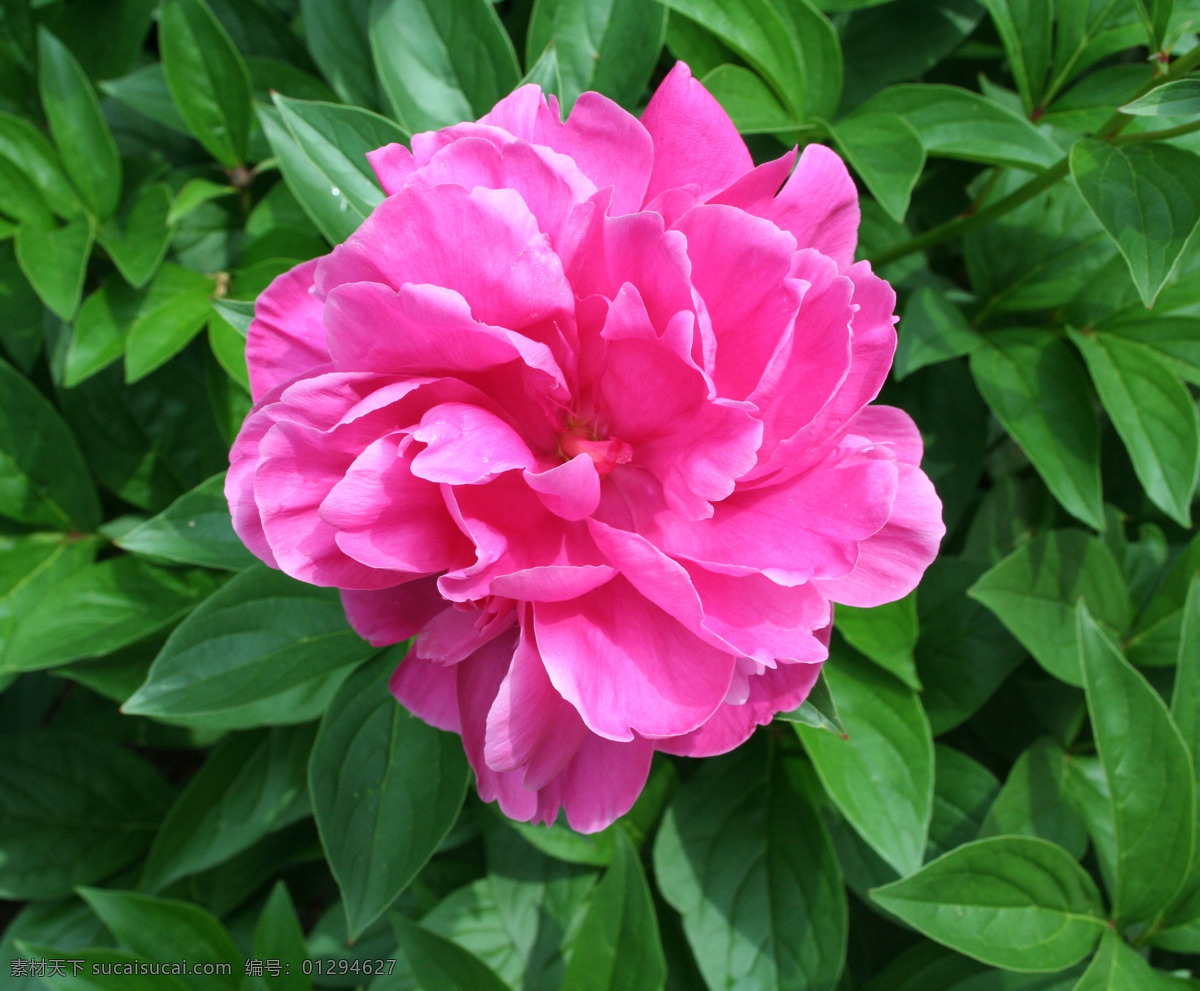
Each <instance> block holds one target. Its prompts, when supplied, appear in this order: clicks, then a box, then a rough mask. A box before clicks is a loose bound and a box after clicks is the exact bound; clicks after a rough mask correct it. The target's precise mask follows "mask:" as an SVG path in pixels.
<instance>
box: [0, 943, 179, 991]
mask: <svg viewBox="0 0 1200 991" xmlns="http://www.w3.org/2000/svg"><path fill="white" fill-rule="evenodd" d="M19 948H20V949H22V950H23V951H24V952H25V953H27V954H28V955H29V957H31V958H36V959H40V960H50V959H60V960H62V959H68V958H69V960H70V962H69V963H67V964H66V965H65V966H64V967H63V969H62V972H61V973H54V974H53V975H51V970H52V969H53V968H52V967H51V966H47V967H46V974H45V976H44V977H41V978H40V979H39V980H38V991H42V989H43V988H47V987H48V988H51V989H52V991H186V989H187V987H188V985H187V984H184V983H183V980H182V979H181V978H179V977H176V976H174V975H173V974H169V973H168V974H143V973H141V972H140V968H141V967H142V966H144V962H143V961H142V960H140V959H139V958H138V957H136V956H134V955H133V954H132V953H125V952H123V951H121V950H105V949H100V948H98V947H97V948H91V947H89V948H88V949H82V950H72V951H71V952H70V953H60V952H59V949H58V947H52V946H42V945H39V944H36V943H29V942H21V943H20V944H19ZM76 960H78V961H79V963H80V972H79V976H78V977H76V976H74V973H73V972H74V966H73V964H74V962H75V961H76Z"/></svg>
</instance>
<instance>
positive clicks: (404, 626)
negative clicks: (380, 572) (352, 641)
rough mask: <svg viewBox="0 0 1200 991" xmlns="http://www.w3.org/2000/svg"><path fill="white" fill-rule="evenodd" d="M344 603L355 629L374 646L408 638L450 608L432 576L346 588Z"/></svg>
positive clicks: (343, 596) (343, 592)
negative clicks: (388, 584)
mask: <svg viewBox="0 0 1200 991" xmlns="http://www.w3.org/2000/svg"><path fill="white" fill-rule="evenodd" d="M342 606H343V607H344V608H345V610H346V618H347V619H348V620H349V621H350V625H351V626H352V627H354V632H355V633H357V634H358V635H359V636H360V637H362V638H363V639H364V640H366V641H367V643H369V644H370V645H371V646H372V647H387V646H390V645H391V644H394V643H400V641H402V640H407V639H408V638H409V637H411V636H413V635H414V634H415V633H416V632H417V631H418V630H420V629H421V627H423V626H424V625H425V624H426V623H428V622H429V621H430V620H431V619H433V618H434V616H436V615H437V614H438V613H439V612H441V611H442V610H444V609H445V608H446V600H445V599H443V598H442V597H441V596H440V595H439V594H438V590H437V582H436V581H435V580H434V579H432V578H418V579H417V580H415V581H410V582H405V583H404V584H402V585H393V586H392V587H391V588H381V589H368V590H361V589H342Z"/></svg>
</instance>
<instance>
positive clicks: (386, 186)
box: [367, 141, 417, 196]
mask: <svg viewBox="0 0 1200 991" xmlns="http://www.w3.org/2000/svg"><path fill="white" fill-rule="evenodd" d="M367 162H368V163H369V164H370V166H371V168H372V169H374V170H375V175H376V177H377V178H378V179H379V185H381V186H382V187H383V191H384V192H385V193H387V194H388V195H389V196H391V195H392V194H393V193H398V192H400V190H401V189H403V188H404V186H405V184H406V181H407V179H408V177H409V176H410V175H412V173H413V172H414V171H415V170H416V168H417V165H416V163H415V162H414V161H413V154H412V152H411V151H409V150H408V149H407V148H405V147H404V145H402V144H399V143H398V142H395V141H393V142H392V143H391V144H387V145H384V146H383V147H382V148H376V149H375V150H374V151H369V152H367Z"/></svg>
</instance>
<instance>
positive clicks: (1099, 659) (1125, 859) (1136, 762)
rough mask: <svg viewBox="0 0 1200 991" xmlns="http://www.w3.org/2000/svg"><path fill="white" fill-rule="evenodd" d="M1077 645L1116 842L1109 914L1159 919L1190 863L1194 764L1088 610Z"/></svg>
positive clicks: (1125, 919) (1166, 716)
mask: <svg viewBox="0 0 1200 991" xmlns="http://www.w3.org/2000/svg"><path fill="white" fill-rule="evenodd" d="M1079 645H1080V659H1081V664H1082V666H1083V673H1084V680H1085V686H1084V687H1085V689H1086V691H1087V700H1088V712H1089V713H1090V714H1091V718H1092V732H1093V734H1094V735H1095V738H1096V749H1097V750H1098V751H1099V753H1100V762H1101V765H1102V766H1103V768H1104V777H1105V779H1106V780H1107V782H1108V792H1109V805H1110V810H1111V814H1112V820H1113V824H1114V827H1115V832H1116V839H1117V861H1116V890H1115V891H1114V892H1113V911H1114V913H1115V914H1116V917H1117V920H1118V922H1120V923H1123V924H1126V923H1129V922H1148V923H1153V922H1154V921H1156V920H1158V919H1161V918H1162V916H1163V915H1164V913H1165V912H1166V911H1167V910H1168V909H1169V908H1170V907H1171V903H1172V901H1173V899H1174V898H1175V896H1176V895H1178V894H1179V893H1180V891H1181V889H1182V888H1183V885H1184V882H1185V880H1186V878H1187V874H1188V871H1189V869H1190V868H1191V866H1192V855H1193V852H1194V851H1193V844H1194V836H1193V831H1194V824H1195V816H1196V791H1195V787H1196V786H1195V778H1194V775H1193V769H1192V759H1191V755H1190V754H1189V752H1188V748H1187V745H1186V743H1185V742H1184V740H1183V737H1182V736H1181V735H1180V733H1179V730H1178V729H1177V728H1176V727H1175V724H1174V723H1173V722H1172V721H1171V716H1170V713H1169V712H1168V711H1167V707H1166V704H1165V703H1164V702H1163V700H1162V698H1161V697H1160V696H1159V694H1158V693H1157V692H1156V691H1155V690H1154V689H1153V688H1152V687H1151V686H1150V684H1149V683H1148V682H1147V681H1146V679H1145V678H1144V677H1142V675H1141V674H1140V673H1138V672H1137V671H1136V670H1135V669H1134V668H1133V667H1132V666H1131V665H1130V664H1129V662H1128V661H1126V660H1125V658H1123V657H1122V656H1121V652H1120V651H1119V650H1118V649H1117V648H1116V647H1115V646H1114V645H1113V643H1112V642H1111V641H1110V640H1109V638H1108V636H1107V635H1106V634H1105V633H1104V632H1103V631H1102V630H1101V629H1100V627H1099V626H1097V625H1096V622H1095V620H1093V619H1092V617H1091V615H1090V613H1089V612H1088V610H1087V607H1086V606H1085V605H1080V607H1079Z"/></svg>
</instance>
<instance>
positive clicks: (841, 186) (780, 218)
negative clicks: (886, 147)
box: [747, 144, 860, 269]
mask: <svg viewBox="0 0 1200 991" xmlns="http://www.w3.org/2000/svg"><path fill="white" fill-rule="evenodd" d="M747 209H749V210H752V211H753V212H755V213H757V214H759V216H762V217H766V218H767V219H768V220H771V221H773V222H774V223H775V224H777V225H778V226H779V227H781V228H783V229H784V230H785V231H791V232H792V234H793V235H795V238H796V243H797V244H800V245H803V246H804V247H808V248H816V249H817V250H818V251H820V252H821V254H823V255H828V256H829V257H830V258H832V259H833V260H834V261H835V262H837V263H838V267H839V268H841V269H847V268H849V267H850V266H851V265H853V264H854V247H855V245H856V244H857V243H858V222H859V217H860V211H859V207H858V190H857V189H856V188H855V185H854V180H853V179H851V178H850V173H849V172H848V171H847V170H846V163H845V162H843V161H842V160H841V159H840V158H839V157H838V156H837V154H836V153H835V152H832V151H830V150H829V149H828V148H826V147H825V146H824V145H818V144H812V145H808V146H806V147H805V149H804V151H803V152H802V153H801V154H800V162H799V163H798V164H797V165H796V170H795V171H794V172H793V173H792V175H791V178H789V179H788V181H787V183H786V184H785V185H784V187H783V189H781V190H780V191H779V195H778V196H776V197H774V198H773V199H771V200H769V201H766V202H761V201H760V203H759V204H757V205H755V206H747Z"/></svg>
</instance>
